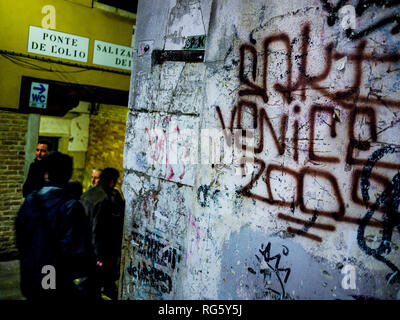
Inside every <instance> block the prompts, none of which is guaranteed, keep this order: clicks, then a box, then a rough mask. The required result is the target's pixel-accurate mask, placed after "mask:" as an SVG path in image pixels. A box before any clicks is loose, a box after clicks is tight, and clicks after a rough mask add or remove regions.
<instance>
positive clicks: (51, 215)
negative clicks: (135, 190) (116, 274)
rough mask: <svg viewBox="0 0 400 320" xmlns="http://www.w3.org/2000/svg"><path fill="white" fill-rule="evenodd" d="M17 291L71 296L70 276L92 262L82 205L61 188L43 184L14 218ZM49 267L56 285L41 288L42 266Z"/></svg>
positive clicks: (29, 294)
mask: <svg viewBox="0 0 400 320" xmlns="http://www.w3.org/2000/svg"><path fill="white" fill-rule="evenodd" d="M15 228H16V241H17V247H18V250H19V253H20V270H21V271H20V272H21V291H22V294H23V295H24V296H25V297H27V298H28V299H35V300H37V299H48V298H65V297H67V298H73V296H74V294H75V291H74V290H76V287H75V285H74V283H73V280H74V279H77V278H81V277H85V276H88V274H89V272H90V270H91V266H92V265H93V263H94V259H93V254H92V248H91V244H90V232H89V224H88V220H87V217H86V215H85V211H84V208H83V206H82V205H81V203H80V202H79V201H78V200H75V199H72V198H71V197H70V196H69V195H68V194H67V193H66V192H65V190H64V189H63V188H60V187H58V186H56V185H51V184H48V185H45V186H44V187H43V188H41V189H40V190H39V191H34V192H32V193H31V194H29V195H28V196H27V198H26V199H25V200H24V202H23V203H22V205H21V207H20V209H19V211H18V214H17V218H16V221H15ZM46 265H50V266H53V267H54V269H55V271H56V288H55V290H54V289H45V288H43V285H42V281H43V278H44V276H45V274H43V267H44V266H46Z"/></svg>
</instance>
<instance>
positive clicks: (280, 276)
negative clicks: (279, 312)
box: [248, 242, 291, 299]
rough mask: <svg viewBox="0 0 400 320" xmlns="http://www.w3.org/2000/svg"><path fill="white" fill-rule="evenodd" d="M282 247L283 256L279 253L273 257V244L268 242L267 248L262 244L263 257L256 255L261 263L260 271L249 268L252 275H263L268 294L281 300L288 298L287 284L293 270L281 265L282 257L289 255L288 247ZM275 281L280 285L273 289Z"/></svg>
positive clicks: (260, 250)
mask: <svg viewBox="0 0 400 320" xmlns="http://www.w3.org/2000/svg"><path fill="white" fill-rule="evenodd" d="M282 247H283V248H282V254H280V253H279V254H276V255H274V256H271V242H268V244H267V245H266V246H265V247H264V244H262V245H261V249H259V253H260V255H261V257H259V256H258V255H256V259H257V261H258V262H259V263H260V269H259V270H257V271H256V270H254V269H253V268H251V267H249V268H248V271H249V272H250V273H252V274H257V272H259V273H260V274H262V275H263V278H264V286H265V288H266V290H267V291H268V293H272V294H274V295H277V296H278V297H279V298H280V299H284V298H286V292H285V284H286V283H287V281H288V279H289V276H290V270H291V269H290V268H285V267H282V266H281V265H280V263H281V259H282V257H283V256H287V255H288V254H289V249H288V247H286V246H285V245H282ZM282 255H283V256H282ZM273 278H276V279H273ZM274 280H275V281H276V280H277V282H278V283H279V286H278V287H275V288H274V287H273V285H274V282H275V281H274Z"/></svg>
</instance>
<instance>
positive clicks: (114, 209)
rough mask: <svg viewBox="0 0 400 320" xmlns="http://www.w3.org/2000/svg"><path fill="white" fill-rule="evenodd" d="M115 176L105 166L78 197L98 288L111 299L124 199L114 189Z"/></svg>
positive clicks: (114, 292) (117, 265) (116, 171)
mask: <svg viewBox="0 0 400 320" xmlns="http://www.w3.org/2000/svg"><path fill="white" fill-rule="evenodd" d="M118 178H119V172H118V170H117V169H114V168H105V169H104V170H103V171H102V172H101V175H100V180H99V182H98V184H97V185H96V186H94V187H92V188H90V189H89V190H88V191H86V192H85V193H84V194H83V195H82V197H81V202H82V204H83V206H84V207H85V210H86V214H87V216H88V218H89V220H90V225H91V230H92V244H93V246H94V252H95V256H96V261H97V270H98V272H97V275H98V281H99V283H98V290H101V287H102V286H103V287H104V293H105V294H106V295H107V296H109V297H110V298H111V299H113V300H115V299H117V288H116V285H115V281H116V280H117V279H118V277H119V259H120V254H121V242H122V229H123V221H124V209H125V202H124V200H123V199H122V196H121V195H120V193H119V192H118V191H117V190H116V189H115V186H116V184H117V181H118Z"/></svg>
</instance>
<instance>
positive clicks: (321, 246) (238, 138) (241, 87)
mask: <svg viewBox="0 0 400 320" xmlns="http://www.w3.org/2000/svg"><path fill="white" fill-rule="evenodd" d="M375 2H376V1H361V0H355V1H348V2H347V3H344V4H343V5H347V6H344V7H335V6H336V5H332V4H330V2H328V1H326V0H309V1H308V0H295V1H261V0H259V1H258V0H252V1H250V0H249V1H245V0H242V1H240V0H216V1H195V0H192V1H190V0H186V1H185V0H182V1H173V0H170V1H162V2H160V1H141V2H139V8H138V20H137V33H136V48H137V53H136V55H135V58H134V76H133V78H132V81H131V84H132V86H131V99H130V102H131V105H130V112H129V114H128V120H127V131H126V141H125V153H124V167H125V178H124V185H123V188H124V194H125V197H126V199H127V204H128V206H127V212H126V221H125V230H124V246H123V252H124V259H123V264H122V267H121V268H122V293H121V294H122V298H124V299H360V298H376V299H396V298H399V292H400V291H399V290H400V281H399V279H400V275H399V273H400V270H399V268H400V255H399V245H400V239H399V236H400V226H399V211H398V207H399V199H400V196H399V190H400V188H399V187H400V183H399V175H398V172H399V168H400V152H399V151H400V149H399V142H400V141H399V133H400V130H399V115H398V110H399V107H400V95H399V88H400V73H399V61H400V54H399V37H400V34H399V31H400V30H399V21H398V18H397V16H396V15H398V14H399V13H400V6H398V5H393V4H392V3H391V1H383V2H382V1H381V2H379V3H378V2H377V3H378V4H375ZM199 34H206V35H207V41H206V49H205V61H204V63H187V62H172V61H167V62H164V63H163V64H161V65H160V64H155V65H154V64H152V60H151V53H152V51H153V50H155V49H159V50H182V48H183V46H184V40H185V37H186V36H190V35H199ZM146 45H147V47H146ZM222 129H225V130H222ZM240 129H244V130H245V131H244V132H245V134H246V135H245V136H242V131H241V130H240ZM210 140H212V143H209V141H210ZM216 141H220V142H221V143H222V144H221V145H218V143H217V142H216ZM213 148H214V149H213ZM221 149H222V151H221ZM210 150H211V151H210Z"/></svg>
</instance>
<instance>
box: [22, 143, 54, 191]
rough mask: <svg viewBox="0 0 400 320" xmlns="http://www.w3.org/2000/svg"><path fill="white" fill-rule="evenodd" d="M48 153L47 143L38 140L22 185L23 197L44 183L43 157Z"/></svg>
mask: <svg viewBox="0 0 400 320" xmlns="http://www.w3.org/2000/svg"><path fill="white" fill-rule="evenodd" d="M49 154H50V149H49V143H48V142H47V141H45V140H39V142H38V144H37V146H36V153H35V155H36V158H35V160H34V161H33V162H32V163H31V165H30V166H29V171H28V176H27V178H26V180H25V183H24V185H23V187H22V195H23V196H24V198H26V196H27V195H28V194H30V193H31V192H32V191H34V190H39V189H40V188H41V187H42V186H43V183H44V178H43V174H44V172H43V159H44V158H45V157H46V156H48V155H49Z"/></svg>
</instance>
